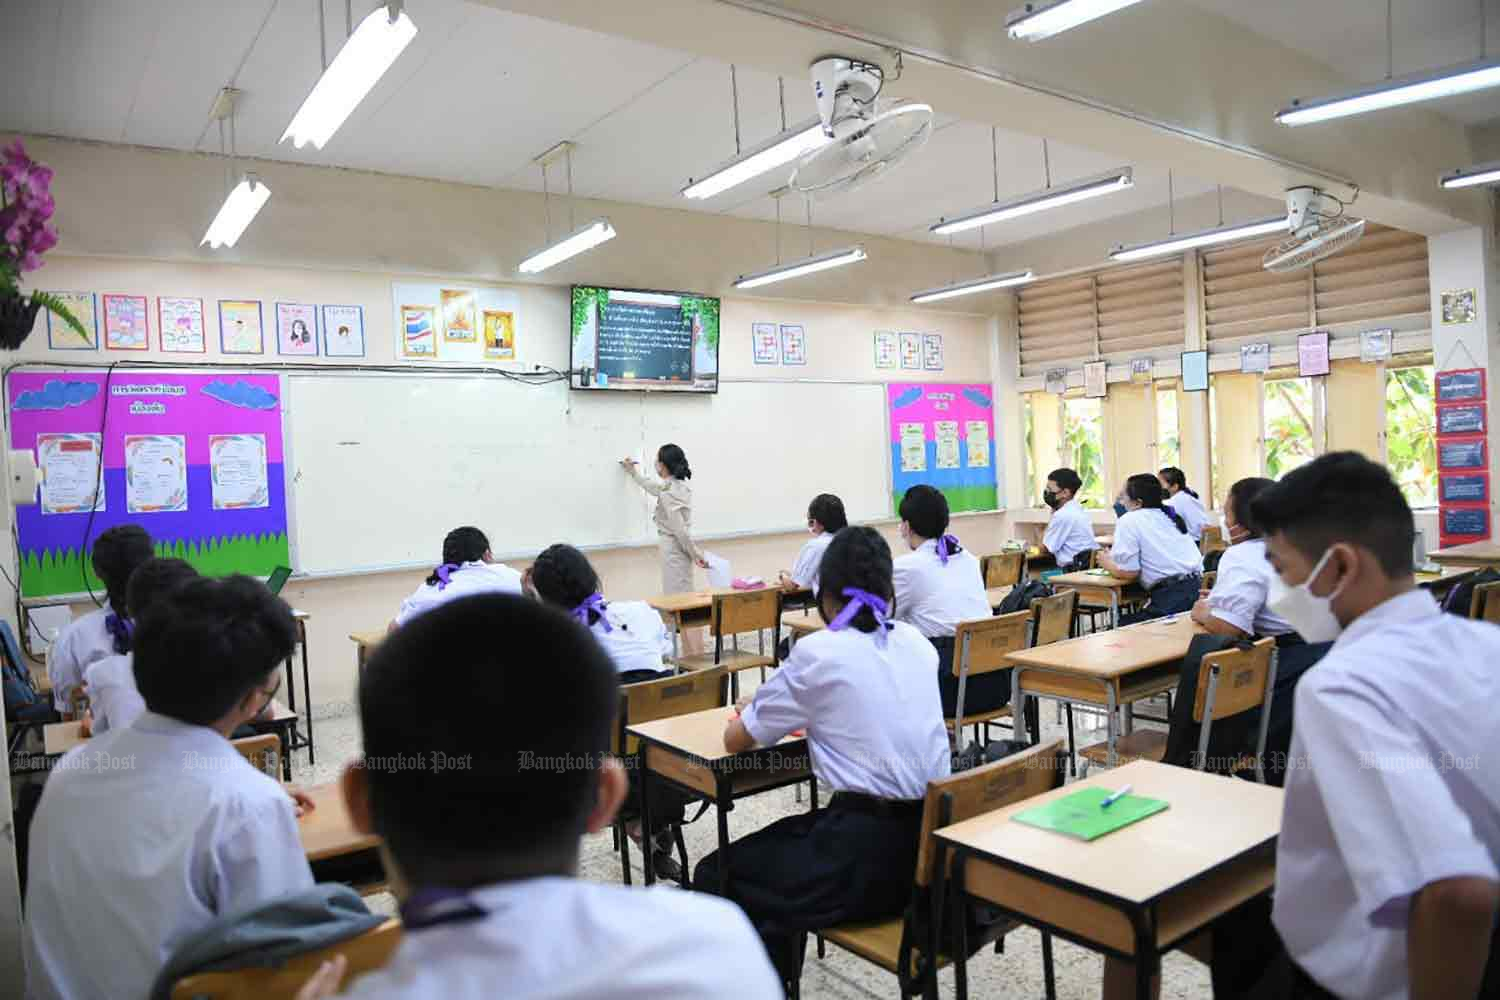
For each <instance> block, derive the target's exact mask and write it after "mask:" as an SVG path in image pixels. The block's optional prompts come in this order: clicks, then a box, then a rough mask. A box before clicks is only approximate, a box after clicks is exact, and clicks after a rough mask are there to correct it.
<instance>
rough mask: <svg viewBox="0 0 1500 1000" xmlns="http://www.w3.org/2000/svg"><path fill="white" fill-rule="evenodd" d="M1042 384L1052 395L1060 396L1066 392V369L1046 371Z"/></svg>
mask: <svg viewBox="0 0 1500 1000" xmlns="http://www.w3.org/2000/svg"><path fill="white" fill-rule="evenodd" d="M1043 384H1044V385H1045V386H1046V388H1047V391H1048V392H1050V393H1051V394H1052V395H1054V396H1061V395H1062V394H1063V393H1065V392H1067V391H1068V370H1067V369H1066V368H1049V369H1047V374H1046V376H1045V377H1044V379H1043Z"/></svg>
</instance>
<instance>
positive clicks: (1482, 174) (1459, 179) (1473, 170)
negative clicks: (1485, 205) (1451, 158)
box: [1438, 160, 1500, 188]
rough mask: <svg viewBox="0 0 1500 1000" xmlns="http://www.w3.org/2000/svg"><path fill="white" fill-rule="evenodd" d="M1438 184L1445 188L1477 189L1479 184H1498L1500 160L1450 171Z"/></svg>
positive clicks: (1499, 180)
mask: <svg viewBox="0 0 1500 1000" xmlns="http://www.w3.org/2000/svg"><path fill="white" fill-rule="evenodd" d="M1438 183H1439V184H1441V185H1442V186H1443V187H1445V188H1466V187H1478V186H1480V185H1481V184H1495V183H1500V160H1496V161H1495V162H1494V163H1478V164H1475V165H1474V166H1472V167H1459V168H1457V169H1454V170H1450V171H1448V172H1447V173H1446V174H1444V175H1443V176H1442V179H1441V180H1440V181H1439V182H1438Z"/></svg>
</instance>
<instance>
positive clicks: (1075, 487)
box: [1042, 469, 1099, 570]
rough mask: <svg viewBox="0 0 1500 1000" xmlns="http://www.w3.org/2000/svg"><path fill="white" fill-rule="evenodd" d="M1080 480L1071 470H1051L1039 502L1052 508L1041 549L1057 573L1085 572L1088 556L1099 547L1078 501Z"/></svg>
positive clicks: (1092, 529)
mask: <svg viewBox="0 0 1500 1000" xmlns="http://www.w3.org/2000/svg"><path fill="white" fill-rule="evenodd" d="M1081 489H1083V480H1082V479H1081V478H1079V475H1078V473H1077V472H1076V471H1074V470H1073V469H1053V470H1052V472H1050V473H1048V475H1047V488H1046V489H1045V490H1044V491H1043V492H1042V502H1043V503H1045V504H1046V505H1047V506H1048V507H1051V508H1052V520H1050V521H1048V522H1047V532H1046V534H1044V535H1043V536H1042V548H1044V549H1046V550H1047V551H1048V552H1050V553H1051V554H1052V557H1053V558H1054V559H1056V560H1057V566H1058V568H1059V569H1064V570H1074V569H1088V567H1089V553H1090V552H1093V551H1094V550H1095V549H1097V548H1098V547H1099V543H1098V542H1097V541H1096V540H1095V539H1094V526H1093V523H1092V522H1091V521H1090V520H1089V515H1088V511H1086V510H1084V509H1083V504H1081V503H1079V501H1078V491H1079V490H1081Z"/></svg>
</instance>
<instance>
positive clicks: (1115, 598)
mask: <svg viewBox="0 0 1500 1000" xmlns="http://www.w3.org/2000/svg"><path fill="white" fill-rule="evenodd" d="M1109 627H1110V628H1119V627H1120V588H1119V587H1110V588H1109Z"/></svg>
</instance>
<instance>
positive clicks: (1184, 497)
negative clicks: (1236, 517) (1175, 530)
mask: <svg viewBox="0 0 1500 1000" xmlns="http://www.w3.org/2000/svg"><path fill="white" fill-rule="evenodd" d="M1167 506H1168V507H1171V508H1172V509H1173V510H1175V511H1176V512H1177V513H1179V514H1181V515H1182V520H1183V521H1184V522H1185V523H1186V524H1187V529H1188V536H1189V537H1191V538H1192V540H1193V541H1195V542H1201V541H1202V540H1203V526H1204V525H1205V524H1207V523H1208V511H1206V510H1204V509H1203V501H1201V500H1199V499H1198V498H1197V497H1195V496H1193V495H1192V494H1191V493H1189V492H1188V491H1187V490H1180V491H1178V493H1177V495H1176V496H1174V497H1169V498H1168V499H1167Z"/></svg>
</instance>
